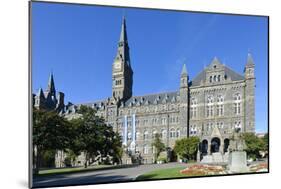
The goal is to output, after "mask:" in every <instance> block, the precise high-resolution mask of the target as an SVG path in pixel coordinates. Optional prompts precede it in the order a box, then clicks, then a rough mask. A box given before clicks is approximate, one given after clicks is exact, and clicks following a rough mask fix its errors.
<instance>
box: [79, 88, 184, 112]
mask: <svg viewBox="0 0 281 189" xmlns="http://www.w3.org/2000/svg"><path fill="white" fill-rule="evenodd" d="M177 96H179V92H178V91H175V92H165V93H158V94H151V95H144V96H132V97H131V98H129V99H128V100H127V101H126V102H124V104H123V107H130V106H139V105H146V104H155V103H157V104H162V103H167V102H177ZM107 102H108V100H107V99H104V100H99V101H94V102H87V103H80V104H77V107H79V106H80V105H86V106H91V107H96V108H98V109H99V108H100V107H101V106H104V105H106V103H107ZM121 106H122V105H121Z"/></svg>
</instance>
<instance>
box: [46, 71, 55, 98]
mask: <svg viewBox="0 0 281 189" xmlns="http://www.w3.org/2000/svg"><path fill="white" fill-rule="evenodd" d="M47 91H48V92H49V93H51V96H56V89H55V82H54V76H53V72H51V74H50V77H49V82H48V88H47Z"/></svg>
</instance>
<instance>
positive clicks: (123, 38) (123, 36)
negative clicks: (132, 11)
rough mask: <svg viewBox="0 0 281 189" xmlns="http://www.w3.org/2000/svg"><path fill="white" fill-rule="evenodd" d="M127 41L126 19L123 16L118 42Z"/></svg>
mask: <svg viewBox="0 0 281 189" xmlns="http://www.w3.org/2000/svg"><path fill="white" fill-rule="evenodd" d="M127 42H128V39H127V30H126V19H125V17H123V20H122V28H121V34H120V39H119V43H127Z"/></svg>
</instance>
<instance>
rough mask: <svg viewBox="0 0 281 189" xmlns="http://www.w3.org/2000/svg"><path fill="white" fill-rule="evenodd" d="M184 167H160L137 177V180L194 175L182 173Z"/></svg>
mask: <svg viewBox="0 0 281 189" xmlns="http://www.w3.org/2000/svg"><path fill="white" fill-rule="evenodd" d="M183 169H184V168H183V167H175V168H169V169H160V170H155V171H151V172H148V173H145V174H143V175H140V176H138V177H137V179H136V180H150V179H163V178H180V177H189V176H194V175H185V174H181V173H180V170H183Z"/></svg>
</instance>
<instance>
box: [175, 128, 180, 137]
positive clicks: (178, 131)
mask: <svg viewBox="0 0 281 189" xmlns="http://www.w3.org/2000/svg"><path fill="white" fill-rule="evenodd" d="M180 135H181V131H180V129H177V134H176V137H177V138H179V137H180Z"/></svg>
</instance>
